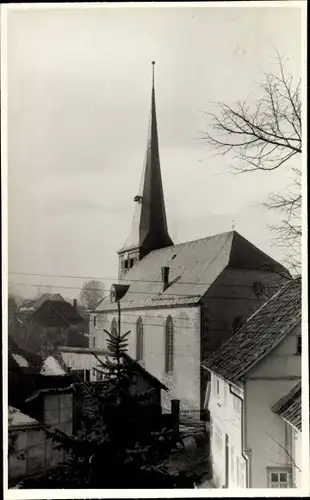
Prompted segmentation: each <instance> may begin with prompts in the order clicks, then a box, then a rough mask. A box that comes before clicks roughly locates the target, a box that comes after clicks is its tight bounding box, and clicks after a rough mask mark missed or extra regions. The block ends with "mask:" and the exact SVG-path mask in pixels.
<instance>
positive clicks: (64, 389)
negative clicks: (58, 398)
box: [25, 384, 75, 403]
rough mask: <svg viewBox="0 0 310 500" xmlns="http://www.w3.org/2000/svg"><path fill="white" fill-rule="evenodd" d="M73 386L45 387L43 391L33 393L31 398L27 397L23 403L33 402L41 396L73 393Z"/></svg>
mask: <svg viewBox="0 0 310 500" xmlns="http://www.w3.org/2000/svg"><path fill="white" fill-rule="evenodd" d="M74 390H75V388H74V384H70V385H69V386H67V387H47V388H45V389H39V390H38V391H36V392H34V393H33V394H32V395H31V396H29V397H28V398H27V399H26V401H25V403H30V401H33V400H34V399H36V398H37V397H39V396H42V395H43V394H68V393H70V392H74Z"/></svg>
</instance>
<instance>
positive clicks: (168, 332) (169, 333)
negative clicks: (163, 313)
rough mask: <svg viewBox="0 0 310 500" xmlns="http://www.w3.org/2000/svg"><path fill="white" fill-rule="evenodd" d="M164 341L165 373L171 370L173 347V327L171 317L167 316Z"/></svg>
mask: <svg viewBox="0 0 310 500" xmlns="http://www.w3.org/2000/svg"><path fill="white" fill-rule="evenodd" d="M165 337H166V338H165V341H166V356H165V358H166V359H165V371H166V373H169V372H172V371H173V348H174V345H173V344H174V338H173V337H174V328H173V319H172V318H171V316H168V318H167V320H166V325H165Z"/></svg>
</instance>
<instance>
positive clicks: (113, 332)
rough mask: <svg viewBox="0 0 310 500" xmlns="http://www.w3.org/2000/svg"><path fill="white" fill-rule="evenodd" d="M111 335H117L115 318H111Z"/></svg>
mask: <svg viewBox="0 0 310 500" xmlns="http://www.w3.org/2000/svg"><path fill="white" fill-rule="evenodd" d="M111 335H112V336H113V337H117V323H116V319H115V318H113V319H112V323H111Z"/></svg>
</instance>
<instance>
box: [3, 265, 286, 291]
mask: <svg viewBox="0 0 310 500" xmlns="http://www.w3.org/2000/svg"><path fill="white" fill-rule="evenodd" d="M255 271H257V270H255ZM266 271H270V270H269V269H266ZM8 274H12V275H19V276H38V277H41V278H43V277H47V278H48V277H49V278H68V279H85V280H87V279H89V280H108V281H113V282H117V281H119V278H118V277H117V278H116V277H115V278H109V277H107V276H106V277H103V276H78V275H69V274H67V275H66V274H44V273H42V274H40V273H25V272H16V271H9V272H8ZM275 274H277V275H278V274H279V273H277V272H275ZM120 281H127V282H132V283H134V282H139V283H162V281H161V280H145V279H134V278H126V277H124V278H122V279H121V280H120ZM176 283H178V284H179V285H202V286H204V285H205V286H209V285H212V284H213V283H214V281H212V282H208V283H206V282H196V281H182V282H180V281H176ZM219 285H220V286H231V287H236V286H239V287H245V288H252V285H247V284H239V285H234V284H232V283H219ZM38 286H39V284H38ZM41 286H45V285H41ZM50 286H52V285H50ZM54 286H55V285H54ZM70 288H71V287H70ZM72 288H75V287H72Z"/></svg>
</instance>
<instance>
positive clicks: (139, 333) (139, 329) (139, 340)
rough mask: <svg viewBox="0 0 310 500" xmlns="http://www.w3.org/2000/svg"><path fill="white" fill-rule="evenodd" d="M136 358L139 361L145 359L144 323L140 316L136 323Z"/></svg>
mask: <svg viewBox="0 0 310 500" xmlns="http://www.w3.org/2000/svg"><path fill="white" fill-rule="evenodd" d="M136 358H137V360H138V361H142V360H143V323H142V318H141V316H139V318H138V320H137V324H136Z"/></svg>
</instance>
